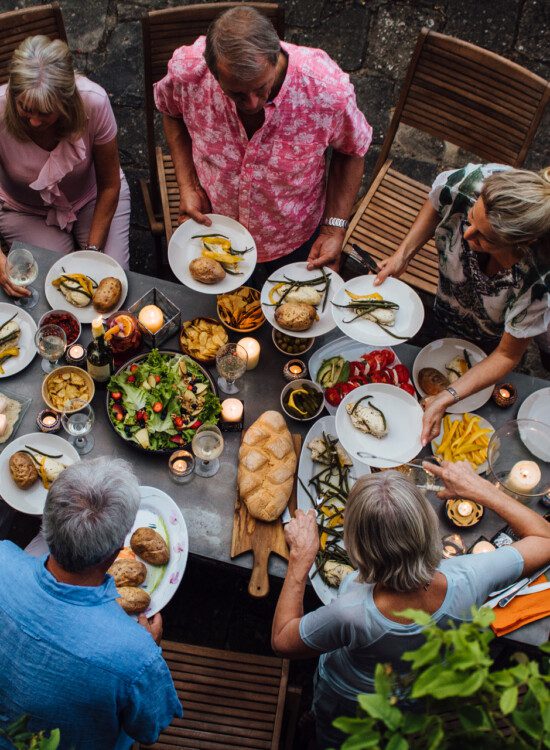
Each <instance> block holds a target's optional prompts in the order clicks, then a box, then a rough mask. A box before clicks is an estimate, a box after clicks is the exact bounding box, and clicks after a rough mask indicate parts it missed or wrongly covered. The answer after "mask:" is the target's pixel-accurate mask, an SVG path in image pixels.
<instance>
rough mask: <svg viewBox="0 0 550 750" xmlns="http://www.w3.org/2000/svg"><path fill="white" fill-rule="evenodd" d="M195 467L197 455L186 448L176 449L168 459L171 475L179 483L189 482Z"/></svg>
mask: <svg viewBox="0 0 550 750" xmlns="http://www.w3.org/2000/svg"><path fill="white" fill-rule="evenodd" d="M194 469H195V457H194V456H193V454H192V453H190V452H189V451H185V450H180V451H174V453H172V455H171V456H170V458H169V459H168V470H169V472H170V476H171V477H172V479H173V480H174V482H177V483H178V484H184V483H185V482H189V481H190V479H191V478H192V476H193V471H194Z"/></svg>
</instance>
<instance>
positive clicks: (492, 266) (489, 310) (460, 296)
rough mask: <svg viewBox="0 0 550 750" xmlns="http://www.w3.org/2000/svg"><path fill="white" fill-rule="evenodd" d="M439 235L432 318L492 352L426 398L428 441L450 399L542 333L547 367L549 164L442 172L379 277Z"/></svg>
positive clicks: (490, 376) (499, 369) (397, 270)
mask: <svg viewBox="0 0 550 750" xmlns="http://www.w3.org/2000/svg"><path fill="white" fill-rule="evenodd" d="M432 236H433V237H434V239H435V243H436V246H437V249H438V253H439V286H438V289H437V295H436V299H435V306H434V311H435V314H436V317H437V318H438V319H439V320H440V321H441V322H442V323H443V325H444V326H445V327H446V328H447V329H448V330H449V331H450V332H451V333H452V334H454V335H457V336H462V337H464V338H467V339H469V340H473V341H475V342H476V343H479V344H480V345H481V346H482V347H484V348H488V349H491V348H494V347H495V346H496V348H494V351H493V352H492V353H491V354H490V355H489V356H488V357H487V358H486V359H484V360H483V361H482V362H480V363H479V364H478V365H476V366H475V367H473V368H472V369H471V370H469V371H468V372H467V373H466V374H465V375H463V376H462V377H461V378H459V379H458V380H457V381H455V382H454V383H453V389H454V391H455V394H453V393H452V392H451V391H448V390H444V391H443V392H442V393H439V394H438V395H437V396H430V397H428V398H426V399H425V400H424V406H425V409H424V422H423V430H422V442H423V444H424V445H425V444H427V442H428V441H429V440H431V439H433V438H434V437H435V436H436V435H437V434H438V433H439V428H440V423H441V418H442V416H443V414H444V412H445V409H446V408H447V407H448V406H449V405H450V404H451V403H453V401H456V400H459V398H460V399H462V398H465V397H466V396H468V395H470V394H471V393H476V392H477V391H480V390H482V389H483V388H485V387H486V386H488V385H491V384H492V383H495V382H497V381H498V380H500V379H501V378H502V377H504V376H505V375H506V374H507V373H508V372H510V370H512V369H513V368H514V367H515V366H516V365H517V364H518V362H519V361H520V359H521V357H522V356H523V354H524V352H525V350H526V348H527V346H528V344H529V341H530V340H531V338H533V337H536V339H537V343H538V345H539V347H540V349H541V359H542V362H543V364H544V365H545V367H548V368H550V168H549V169H546V170H544V171H543V172H540V173H538V174H537V173H536V172H529V171H527V170H519V169H512V168H510V167H507V166H505V165H502V164H468V165H467V166H466V167H464V168H462V169H458V170H455V171H450V172H443V173H442V174H440V175H439V177H438V178H437V179H436V181H435V182H434V184H433V187H432V190H431V192H430V196H429V200H427V201H426V203H425V204H424V206H423V207H422V209H421V210H420V212H419V214H418V217H417V219H416V221H415V223H414V224H413V226H412V227H411V230H410V232H409V234H408V235H407V237H406V238H405V240H404V241H403V242H402V244H401V245H400V247H399V248H398V249H397V251H396V252H395V253H394V255H393V256H392V257H391V258H389V259H388V260H385V261H382V262H381V263H380V268H381V270H380V272H379V274H378V277H377V279H376V281H375V284H380V283H382V281H384V279H385V278H387V277H388V276H400V275H401V274H402V273H403V272H404V271H405V269H406V268H407V265H408V263H409V262H410V260H411V258H413V257H414V255H415V254H416V253H417V252H418V250H419V249H420V248H421V247H423V245H424V244H425V243H426V242H427V241H428V240H429V239H430V237H432Z"/></svg>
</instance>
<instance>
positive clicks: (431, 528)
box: [344, 471, 442, 591]
mask: <svg viewBox="0 0 550 750" xmlns="http://www.w3.org/2000/svg"><path fill="white" fill-rule="evenodd" d="M344 518H345V520H344V543H345V545H346V549H347V551H348V554H349V556H350V559H351V561H352V563H353V564H354V565H355V566H356V567H357V568H358V570H359V580H361V581H363V582H365V583H380V584H382V585H383V586H386V587H387V588H389V589H393V590H394V591H415V590H417V589H419V588H421V587H423V586H427V585H428V584H429V583H430V582H431V580H432V578H433V576H434V573H435V570H436V568H437V565H438V564H439V562H440V560H441V555H442V545H441V540H440V538H439V524H438V522H437V516H436V513H435V511H434V509H433V508H432V506H431V505H430V503H429V502H428V499H427V498H426V496H425V495H424V493H423V492H422V490H420V489H419V488H418V487H416V486H415V485H414V484H413V482H411V481H410V479H408V478H407V477H406V476H404V475H403V474H400V473H399V472H397V471H383V472H379V473H376V474H368V475H366V476H363V477H361V478H360V479H359V480H358V481H357V482H356V483H355V485H354V486H353V488H352V490H351V492H350V494H349V499H348V502H347V505H346V510H345V517H344Z"/></svg>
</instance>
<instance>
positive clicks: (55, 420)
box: [36, 409, 61, 432]
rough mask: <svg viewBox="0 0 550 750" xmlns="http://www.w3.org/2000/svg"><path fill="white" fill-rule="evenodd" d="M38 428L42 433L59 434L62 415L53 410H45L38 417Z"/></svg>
mask: <svg viewBox="0 0 550 750" xmlns="http://www.w3.org/2000/svg"><path fill="white" fill-rule="evenodd" d="M36 426H37V427H38V429H39V430H40V432H59V429H60V428H61V414H59V413H58V412H56V411H52V409H44V410H43V411H41V412H40V413H39V415H38V416H37V417H36Z"/></svg>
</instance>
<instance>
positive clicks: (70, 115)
mask: <svg viewBox="0 0 550 750" xmlns="http://www.w3.org/2000/svg"><path fill="white" fill-rule="evenodd" d="M6 93H7V101H6V109H5V112H4V120H5V123H6V127H7V129H8V131H9V132H10V133H11V135H13V136H14V137H15V138H17V139H18V140H20V141H26V140H28V139H29V136H28V133H27V131H26V130H25V128H24V125H23V122H22V120H21V117H19V115H18V113H17V107H16V99H17V98H18V97H21V99H20V101H21V103H22V104H23V105H24V106H25V107H28V108H29V109H37V110H39V111H40V112H45V113H53V112H56V113H58V114H59V115H60V117H59V120H58V121H57V123H56V129H57V134H58V135H59V137H60V138H62V137H66V136H71V135H77V134H79V133H81V132H82V131H83V130H84V127H85V125H86V119H87V117H86V111H85V109H84V103H83V101H82V98H81V96H80V93H79V91H78V89H77V87H76V78H75V72H74V68H73V64H72V59H71V53H70V51H69V48H68V46H67V45H66V44H65V42H62V41H61V40H60V39H54V40H51V39H49V37H47V36H41V35H40V36H29V37H27V38H26V39H25V40H24V41H23V42H21V44H20V45H19V47H18V48H17V49H16V50H15V52H14V53H13V56H12V59H11V62H10V77H9V81H8V88H7V92H6Z"/></svg>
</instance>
